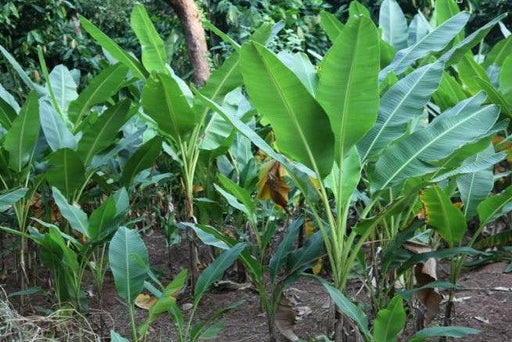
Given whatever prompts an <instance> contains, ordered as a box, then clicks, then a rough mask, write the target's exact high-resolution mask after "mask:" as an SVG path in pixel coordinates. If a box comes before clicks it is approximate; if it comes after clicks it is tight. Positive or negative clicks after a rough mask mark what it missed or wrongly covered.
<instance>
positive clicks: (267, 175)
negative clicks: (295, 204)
mask: <svg viewBox="0 0 512 342" xmlns="http://www.w3.org/2000/svg"><path fill="white" fill-rule="evenodd" d="M286 175H287V173H286V170H285V168H284V167H283V166H282V165H281V164H280V163H279V162H278V161H275V160H271V161H269V162H267V163H265V164H264V165H263V167H262V169H261V171H260V175H259V177H260V179H259V182H258V198H259V199H266V200H272V202H274V203H275V204H277V205H278V206H280V207H281V208H283V209H284V211H286V212H287V213H289V211H288V192H289V191H290V186H289V185H288V183H286V181H285V179H284V177H285V176H286Z"/></svg>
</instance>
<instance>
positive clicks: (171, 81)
mask: <svg viewBox="0 0 512 342" xmlns="http://www.w3.org/2000/svg"><path fill="white" fill-rule="evenodd" d="M142 106H143V108H144V111H145V112H146V114H148V115H149V116H150V117H151V118H153V120H155V121H156V123H157V124H158V127H159V128H160V129H161V130H162V131H163V132H165V133H166V134H168V135H169V136H171V137H172V138H174V139H176V140H177V139H179V137H183V136H184V135H185V134H186V133H187V132H189V131H190V130H192V129H193V128H194V126H195V124H196V118H195V112H194V111H193V110H192V108H191V107H190V103H189V102H188V100H187V98H186V96H185V94H184V93H183V91H182V89H181V87H180V84H179V83H178V80H177V77H176V76H171V75H170V74H169V73H157V74H153V75H152V76H151V78H150V79H148V81H147V82H146V85H145V86H144V90H143V91H142Z"/></svg>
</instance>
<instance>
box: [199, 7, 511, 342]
mask: <svg viewBox="0 0 512 342" xmlns="http://www.w3.org/2000/svg"><path fill="white" fill-rule="evenodd" d="M383 6H384V7H385V8H384V9H383V11H381V16H382V18H381V19H382V20H381V22H382V25H381V28H383V29H384V31H385V30H386V29H389V27H390V26H389V11H394V12H393V14H392V15H393V16H398V17H401V19H400V20H401V21H403V20H405V19H404V18H403V13H402V14H401V11H400V12H398V9H397V5H396V3H394V2H393V1H385V2H384V3H383ZM359 8H360V7H359ZM360 12H361V13H360V14H358V15H352V16H351V17H350V18H349V20H348V22H347V23H346V24H344V25H335V26H336V27H337V28H338V29H339V30H338V31H339V32H338V34H337V35H336V34H335V33H334V32H336V31H335V30H334V29H332V27H331V33H330V36H333V39H334V41H333V45H332V47H331V49H330V50H329V51H328V52H327V53H326V55H325V56H324V57H323V59H322V61H321V63H320V65H319V66H318V68H317V69H318V71H316V72H315V68H314V66H312V65H311V63H309V64H310V65H311V66H310V67H308V66H307V65H308V64H307V63H308V61H307V60H304V59H302V65H304V64H305V65H306V67H302V68H299V67H297V64H296V63H293V62H290V60H289V59H285V58H282V57H281V56H280V55H275V54H274V53H272V52H271V51H269V50H268V49H266V48H265V47H264V46H262V45H261V44H258V43H257V42H248V43H245V44H244V45H242V48H241V52H240V55H241V61H240V63H241V71H242V76H243V79H244V85H245V87H246V91H247V93H248V95H249V99H250V102H251V103H252V104H253V105H254V107H255V108H256V110H257V111H258V113H259V114H260V115H261V120H262V122H264V123H265V124H270V125H271V127H272V129H273V131H274V134H275V137H276V147H277V149H278V150H279V152H280V153H277V152H275V151H274V150H273V149H272V148H271V147H270V146H269V145H268V144H267V143H266V142H265V141H264V140H263V139H261V138H260V137H259V136H258V135H257V134H256V133H255V132H254V131H253V130H252V129H251V128H250V127H248V126H247V125H246V124H244V123H243V122H242V121H241V120H239V119H238V118H236V117H234V116H233V115H232V114H231V113H229V112H227V111H226V110H224V109H223V108H222V107H221V106H219V105H218V104H217V103H215V101H212V99H208V98H207V96H201V94H200V93H199V92H196V96H200V98H201V100H202V101H203V102H204V103H205V104H207V105H208V106H210V107H211V108H212V109H215V110H216V111H217V112H218V113H220V114H221V115H222V116H223V117H224V118H225V119H227V120H228V121H229V122H231V124H232V125H233V126H234V127H235V128H237V130H238V131H239V132H240V133H241V134H243V135H244V136H246V137H247V138H249V139H250V140H251V141H252V142H253V143H254V144H255V145H256V146H257V147H258V148H260V149H261V150H262V151H264V152H265V153H266V154H267V155H269V156H271V157H272V158H274V159H276V160H277V161H279V162H280V163H281V164H282V165H283V166H284V167H285V168H286V169H287V171H288V173H289V175H290V178H291V179H292V180H293V182H294V184H295V186H297V188H299V189H300V190H301V191H302V192H303V193H304V194H307V193H308V191H307V186H305V183H304V177H302V173H304V172H305V173H306V174H308V175H309V176H310V177H312V178H314V179H316V180H317V181H318V183H317V185H316V186H315V185H313V184H311V183H310V184H309V186H311V187H313V188H317V189H318V192H317V194H315V195H316V198H319V201H320V203H321V205H320V206H318V203H317V202H316V200H315V199H314V198H315V197H314V196H307V195H306V202H307V203H308V205H309V208H310V210H311V211H312V214H313V216H314V218H315V223H316V225H317V226H318V227H319V229H320V231H321V232H322V235H323V238H324V243H325V247H326V250H327V255H328V258H329V263H330V265H331V268H332V274H333V280H334V287H335V288H337V289H340V290H342V291H343V290H344V288H345V286H346V282H347V279H348V276H349V274H350V272H351V270H352V267H353V266H354V262H355V261H356V260H357V256H358V254H359V253H360V251H361V248H362V247H363V245H364V244H365V242H366V241H367V240H368V238H369V237H370V236H372V235H373V234H375V233H376V232H379V228H382V229H385V230H387V231H389V232H390V233H391V234H396V233H397V232H398V231H399V230H400V229H401V227H407V226H409V224H410V221H411V219H413V218H414V214H415V213H414V208H415V205H416V203H417V201H418V190H419V189H421V188H422V187H424V186H426V185H428V184H429V183H436V182H438V181H437V180H436V179H435V176H440V175H441V174H443V173H446V172H449V171H454V170H457V171H455V174H458V172H461V173H462V172H463V170H461V168H462V166H461V164H462V163H463V161H464V160H465V159H468V158H471V157H472V156H473V155H474V154H475V153H477V152H479V151H478V150H477V151H475V149H469V148H466V149H464V147H465V146H466V145H471V144H473V143H475V142H477V141H480V140H483V139H488V138H489V137H490V136H492V135H493V134H495V133H496V132H499V131H500V130H502V129H503V127H504V125H503V123H497V122H498V118H499V108H497V107H496V106H492V105H487V106H486V105H483V102H484V101H485V95H484V94H476V95H475V96H473V97H471V98H469V99H466V100H464V101H461V102H459V103H457V104H456V105H455V106H453V107H452V108H449V109H447V110H445V111H444V112H442V113H441V114H439V115H438V116H437V117H435V118H434V119H433V120H432V119H429V118H427V117H426V116H425V114H424V113H425V108H427V107H428V105H429V104H430V103H431V101H433V100H432V94H433V93H434V91H435V90H436V89H437V88H438V86H439V83H440V82H441V79H442V77H443V70H444V69H445V68H446V66H447V65H453V64H455V63H457V62H458V61H460V60H461V59H462V58H463V57H464V55H465V54H466V53H467V52H468V51H469V50H470V49H471V47H473V46H475V45H476V44H478V43H479V42H480V41H481V39H482V38H483V37H484V36H485V34H486V33H487V32H488V31H489V30H490V28H491V27H492V26H493V25H494V24H496V23H497V22H498V19H495V20H493V21H491V22H490V23H489V24H488V25H486V26H484V27H483V28H481V29H479V30H477V31H475V32H474V33H472V34H471V35H468V36H467V37H466V38H463V39H461V40H460V41H454V38H455V37H456V36H457V35H458V34H459V32H460V31H461V30H462V29H463V27H464V25H465V24H466V23H467V20H468V18H469V15H468V14H467V13H465V12H461V13H459V14H456V15H455V16H453V17H450V18H449V19H447V20H446V21H444V22H443V23H441V24H440V25H439V26H437V27H435V28H433V29H429V30H425V32H424V33H423V34H421V35H420V36H417V37H416V38H415V39H411V41H410V43H407V44H410V45H409V46H405V45H404V44H405V40H404V37H405V35H403V34H401V35H400V36H397V37H391V36H389V35H383V36H382V38H381V36H380V35H381V33H380V32H379V30H377V28H376V26H375V24H374V23H373V22H372V21H371V19H370V18H369V16H368V15H367V14H366V13H365V12H364V11H360ZM386 16H388V17H386ZM418 20H419V19H418ZM331 22H332V20H331ZM416 25H417V24H416ZM403 26H404V25H403ZM404 27H406V26H404ZM334 36H336V37H334ZM382 39H385V40H388V43H389V44H391V45H393V44H395V45H397V46H400V47H402V48H401V49H400V50H399V51H398V52H397V53H396V55H395V56H394V58H393V59H392V60H391V62H390V63H389V64H388V65H386V66H384V68H383V69H382V70H381V60H380V57H379V56H380V53H382V50H381V48H380V47H381V46H382V44H381V40H382ZM452 41H453V43H452V44H450V43H451V42H452ZM348 46H349V47H350V48H349V49H347V47H348ZM445 48H448V49H446V50H445ZM432 54H434V55H436V54H437V56H438V59H437V60H436V59H435V58H434V61H433V62H432V57H431V55H432ZM429 56H430V57H429ZM427 57H428V58H427ZM429 60H430V61H431V62H430V63H429V62H428V61H429ZM418 62H419V63H418ZM417 63H418V64H419V67H418V68H417V69H414V70H413V72H411V73H407V74H406V71H407V70H408V69H409V68H411V67H414V66H415V65H416V64H417ZM305 70H307V71H305ZM393 74H394V75H395V77H398V80H395V81H394V82H391V83H390V86H389V87H388V89H387V90H385V91H384V94H383V95H382V97H380V95H379V93H380V89H379V80H380V81H381V82H383V81H384V80H386V79H388V80H389V77H390V76H389V75H393ZM404 74H405V75H404ZM461 150H463V151H462V152H459V151H461ZM455 155H457V157H458V158H455V157H454V156H455ZM498 160H499V158H498ZM496 162H497V158H494V159H493V158H491V160H487V162H484V163H483V164H484V165H480V166H483V168H482V169H485V168H486V167H490V166H492V165H493V163H496ZM467 163H468V164H470V163H471V162H470V161H469V160H468V161H467ZM473 164H474V163H473ZM473 166H475V165H473ZM469 169H471V167H470V168H469ZM475 169H476V170H479V168H478V166H475V168H474V169H473V171H471V172H474V171H475ZM306 179H308V178H306ZM361 181H362V182H363V184H364V187H365V189H366V194H367V196H368V198H369V200H367V201H366V203H365V202H364V201H363V202H362V203H356V204H357V205H356V210H357V212H358V217H359V221H358V223H356V225H355V227H349V226H348V219H347V218H348V213H349V209H350V207H351V203H352V199H353V193H354V192H355V190H356V187H357V186H358V184H360V183H361ZM306 183H307V182H306ZM331 198H334V203H335V204H334V208H332V207H331ZM324 218H325V219H324ZM337 335H338V336H339V335H340V334H338V331H337ZM338 338H339V337H338Z"/></svg>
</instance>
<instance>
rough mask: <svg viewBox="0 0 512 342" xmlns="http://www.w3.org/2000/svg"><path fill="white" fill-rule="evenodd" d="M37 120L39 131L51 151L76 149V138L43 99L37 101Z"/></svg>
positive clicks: (60, 117)
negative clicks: (39, 126)
mask: <svg viewBox="0 0 512 342" xmlns="http://www.w3.org/2000/svg"><path fill="white" fill-rule="evenodd" d="M39 119H40V122H41V129H42V130H43V134H44V136H45V138H46V141H47V142H48V145H49V146H50V148H51V149H52V151H57V150H60V149H62V148H70V149H72V150H74V149H76V138H75V136H74V135H73V133H71V130H70V129H69V128H68V126H67V125H66V122H65V121H64V119H63V118H62V116H60V114H59V113H57V111H56V110H55V108H53V107H52V105H51V104H50V103H49V102H48V101H47V100H46V99H45V98H42V99H40V100H39Z"/></svg>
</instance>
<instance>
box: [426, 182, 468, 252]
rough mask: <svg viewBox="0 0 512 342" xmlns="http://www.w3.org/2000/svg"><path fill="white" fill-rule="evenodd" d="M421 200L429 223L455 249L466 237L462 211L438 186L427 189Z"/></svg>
mask: <svg viewBox="0 0 512 342" xmlns="http://www.w3.org/2000/svg"><path fill="white" fill-rule="evenodd" d="M420 199H421V202H422V203H423V205H424V206H425V216H426V218H427V223H428V224H429V225H430V226H432V228H434V230H436V231H437V232H438V233H439V235H441V236H442V237H443V239H445V240H446V241H447V242H448V244H449V245H450V247H453V246H454V245H455V243H457V242H459V241H460V240H461V239H462V238H463V237H464V233H465V232H466V228H467V226H466V219H465V218H464V215H463V214H462V212H461V211H460V209H459V208H457V207H456V206H455V205H454V204H452V202H451V200H450V197H449V196H448V195H446V194H445V193H444V191H443V190H442V189H440V188H439V187H438V186H437V185H434V186H431V187H428V188H426V189H425V190H424V191H423V192H422V193H421V196H420Z"/></svg>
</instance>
